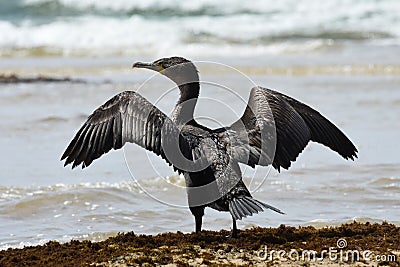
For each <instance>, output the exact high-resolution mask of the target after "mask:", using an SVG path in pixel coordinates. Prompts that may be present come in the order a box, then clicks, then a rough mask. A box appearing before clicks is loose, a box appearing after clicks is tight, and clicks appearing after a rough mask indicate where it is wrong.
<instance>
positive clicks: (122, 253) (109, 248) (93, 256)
mask: <svg viewBox="0 0 400 267" xmlns="http://www.w3.org/2000/svg"><path fill="white" fill-rule="evenodd" d="M228 234H229V231H226V230H221V231H218V232H215V231H202V232H201V233H200V234H195V233H188V234H184V233H181V232H176V233H162V234H158V235H136V234H134V233H133V232H128V233H120V234H118V235H117V236H115V237H110V238H108V239H107V240H105V241H101V242H91V241H76V240H72V241H71V242H68V243H62V244H60V243H58V242H56V241H50V242H48V243H46V244H44V245H40V246H31V247H24V248H22V249H11V248H10V249H8V250H3V251H0V266H132V265H133V266H142V265H148V266H153V265H168V266H190V265H192V266H195V265H204V266H205V265H207V266H209V265H214V266H217V265H226V266H248V265H257V266H298V265H304V266H317V265H321V264H323V265H325V266H354V264H357V266H371V264H373V265H374V266H379V265H386V266H398V264H399V263H400V243H399V242H398V240H400V227H398V226H395V225H394V224H390V223H386V222H383V223H381V224H378V223H374V224H371V223H368V222H367V223H358V222H352V223H349V224H342V225H341V226H338V227H325V228H320V229H316V228H314V227H312V226H306V227H291V226H284V225H281V226H279V227H277V228H260V227H257V228H251V229H247V230H240V231H239V238H237V239H229V238H227V237H226V236H227V235H228ZM265 252H267V253H265ZM314 253H315V254H314ZM265 255H268V256H265ZM346 255H347V257H348V258H345V257H346ZM357 255H358V256H357ZM260 257H261V258H260ZM357 257H358V258H357ZM378 257H379V258H378ZM375 264H376V265H375Z"/></svg>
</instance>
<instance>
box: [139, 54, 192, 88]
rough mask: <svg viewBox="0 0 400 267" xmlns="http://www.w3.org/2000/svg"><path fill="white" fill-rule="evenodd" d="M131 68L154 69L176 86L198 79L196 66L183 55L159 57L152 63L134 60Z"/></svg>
mask: <svg viewBox="0 0 400 267" xmlns="http://www.w3.org/2000/svg"><path fill="white" fill-rule="evenodd" d="M132 68H143V69H149V70H154V71H157V72H159V73H161V74H162V75H164V76H166V77H168V78H169V79H171V80H172V81H174V82H175V83H176V84H177V85H178V86H180V85H183V84H187V83H193V82H198V81H199V76H198V74H197V69H196V66H195V65H194V64H193V62H191V61H190V60H187V59H185V58H183V57H169V58H161V59H158V60H156V61H154V62H152V63H144V62H136V63H134V64H133V65H132Z"/></svg>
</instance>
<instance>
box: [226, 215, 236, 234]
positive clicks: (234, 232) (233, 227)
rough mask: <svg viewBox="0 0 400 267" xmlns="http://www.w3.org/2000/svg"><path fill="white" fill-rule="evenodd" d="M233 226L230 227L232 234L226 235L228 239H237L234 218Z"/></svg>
mask: <svg viewBox="0 0 400 267" xmlns="http://www.w3.org/2000/svg"><path fill="white" fill-rule="evenodd" d="M232 220H233V225H232V233H231V234H230V235H228V237H229V238H236V237H237V226H236V220H235V218H232Z"/></svg>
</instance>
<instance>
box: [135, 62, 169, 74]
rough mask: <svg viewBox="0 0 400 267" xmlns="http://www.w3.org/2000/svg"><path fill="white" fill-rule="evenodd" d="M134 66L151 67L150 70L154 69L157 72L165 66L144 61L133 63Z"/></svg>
mask: <svg viewBox="0 0 400 267" xmlns="http://www.w3.org/2000/svg"><path fill="white" fill-rule="evenodd" d="M132 68H133V69H134V68H141V69H149V70H154V71H157V72H161V71H163V70H164V68H163V67H161V66H158V65H154V64H153V63H143V62H136V63H133V65H132Z"/></svg>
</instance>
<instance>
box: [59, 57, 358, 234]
mask: <svg viewBox="0 0 400 267" xmlns="http://www.w3.org/2000/svg"><path fill="white" fill-rule="evenodd" d="M132 67H133V68H145V69H150V70H153V71H157V72H159V73H161V74H163V75H165V76H166V77H168V78H169V79H171V80H172V81H174V82H175V83H176V84H177V86H178V87H179V90H180V98H179V100H178V103H177V104H176V107H175V109H174V111H173V114H172V116H171V117H170V118H169V117H168V116H167V115H165V114H164V113H163V112H161V111H160V110H159V109H158V108H157V107H155V106H154V105H153V104H151V103H150V102H149V101H147V100H146V99H145V98H143V97H142V96H141V95H139V94H138V93H136V92H134V91H125V92H122V93H120V94H117V95H116V96H114V97H113V98H111V99H110V100H108V101H107V102H106V103H105V104H103V105H102V106H100V107H99V108H98V109H96V110H95V111H94V112H93V114H91V115H90V116H89V118H88V119H87V121H86V122H85V123H84V124H83V126H82V127H81V128H80V130H79V131H78V132H77V133H76V135H75V137H74V138H73V140H72V141H71V143H70V144H69V146H68V147H67V149H66V150H65V152H64V154H63V155H62V157H61V160H64V159H65V165H64V166H66V165H68V164H70V163H72V168H75V167H76V166H78V165H80V164H82V168H84V167H87V166H89V165H90V164H91V163H92V161H93V160H95V159H97V158H99V157H100V156H102V155H103V154H105V153H107V152H108V151H110V150H111V149H112V148H113V149H120V148H121V147H122V146H123V145H125V143H126V142H129V143H135V144H137V145H139V146H141V147H143V148H145V149H147V150H150V151H152V152H154V153H155V154H157V155H159V156H161V157H162V158H164V159H165V160H166V162H167V163H169V164H170V165H172V166H173V167H174V170H175V171H178V172H179V173H183V174H184V177H185V182H186V187H187V195H188V204H189V208H190V211H191V212H192V214H193V215H194V217H195V231H196V232H199V231H201V225H202V217H203V215H204V208H205V207H211V208H213V209H216V210H219V211H229V212H230V214H231V216H232V219H233V228H232V234H231V236H232V237H236V236H237V228H236V220H240V219H242V218H243V217H246V216H251V215H253V214H255V213H258V212H261V211H263V210H264V209H271V210H274V211H276V212H279V213H282V211H280V210H279V209H277V208H275V207H272V206H270V205H268V204H265V203H263V202H261V201H258V200H256V199H254V198H253V197H252V196H251V194H250V192H249V190H248V189H247V188H246V186H245V184H244V183H243V181H242V176H241V171H240V168H239V164H238V163H239V162H240V163H244V164H247V165H249V166H251V167H255V165H261V166H267V165H270V164H272V166H273V167H274V168H275V169H277V170H278V171H279V170H280V168H281V167H283V168H285V169H288V168H289V167H290V165H291V162H293V161H295V160H296V158H297V156H298V155H299V154H300V153H301V151H302V150H303V149H304V148H305V146H306V145H307V144H308V142H309V141H314V142H318V143H321V144H323V145H325V146H327V147H329V148H330V149H332V150H333V151H336V152H337V153H339V155H341V156H342V157H343V158H345V159H352V160H354V158H356V157H357V152H358V151H357V149H356V147H355V146H354V145H353V144H352V142H351V141H350V140H349V139H348V138H347V137H346V136H345V135H344V134H343V133H342V132H341V131H340V130H339V129H338V128H337V127H336V126H335V125H334V124H332V123H331V122H330V121H329V120H327V119H326V118H325V117H323V116H322V115H321V114H320V113H319V112H318V111H316V110H314V109H312V108H311V107H309V106H307V105H306V104H303V103H301V102H300V101H297V100H295V99H293V98H291V97H289V96H287V95H284V94H282V93H279V92H276V91H274V90H271V89H267V88H263V87H254V88H252V89H251V91H250V98H249V101H248V105H247V107H246V109H245V111H244V114H243V116H242V117H241V118H240V119H239V120H237V121H236V122H235V123H233V124H232V125H231V126H229V127H225V128H219V129H214V130H211V129H209V128H207V127H205V126H202V125H200V124H199V123H197V122H196V120H195V119H194V117H193V112H194V109H195V106H196V103H197V98H198V96H199V90H200V84H199V76H198V72H197V69H196V67H195V65H194V64H193V63H192V62H191V61H189V60H187V59H184V58H182V57H170V58H162V59H159V60H156V61H154V62H153V63H142V62H137V63H134V64H133V66H132Z"/></svg>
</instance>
